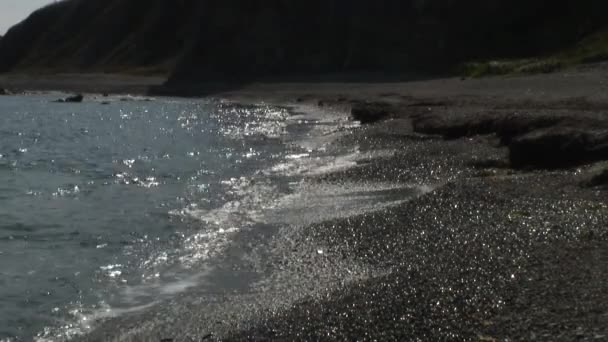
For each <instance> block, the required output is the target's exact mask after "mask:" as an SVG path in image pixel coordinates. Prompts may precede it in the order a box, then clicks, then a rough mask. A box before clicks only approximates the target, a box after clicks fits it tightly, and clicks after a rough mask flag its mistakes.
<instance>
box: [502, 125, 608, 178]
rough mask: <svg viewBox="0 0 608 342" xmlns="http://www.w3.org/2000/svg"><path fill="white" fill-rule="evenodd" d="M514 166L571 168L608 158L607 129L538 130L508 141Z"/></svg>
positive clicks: (560, 128)
mask: <svg viewBox="0 0 608 342" xmlns="http://www.w3.org/2000/svg"><path fill="white" fill-rule="evenodd" d="M509 152H510V154H509V158H510V160H511V166H513V167H515V168H519V167H534V168H545V169H551V168H562V167H571V166H576V165H580V164H584V163H588V162H594V161H598V160H607V159H608V131H603V132H602V131H599V132H598V131H589V130H582V129H575V128H562V127H559V128H551V129H545V130H537V131H534V132H532V133H529V134H526V135H523V136H521V137H517V138H515V139H514V140H513V141H512V142H511V143H510V144H509Z"/></svg>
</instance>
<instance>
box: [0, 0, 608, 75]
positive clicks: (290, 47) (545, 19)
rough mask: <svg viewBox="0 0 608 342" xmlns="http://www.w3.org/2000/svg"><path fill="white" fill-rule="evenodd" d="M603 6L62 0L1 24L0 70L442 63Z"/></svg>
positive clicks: (231, 70)
mask: <svg viewBox="0 0 608 342" xmlns="http://www.w3.org/2000/svg"><path fill="white" fill-rule="evenodd" d="M606 10H608V3H606V2H602V1H598V0H581V1H576V2H573V1H567V0H557V1H548V0H526V1H524V0H509V1H507V0H490V1H488V0H467V1H443V0H405V1H401V0H387V1H382V2H377V1H376V2H375V1H369V0H330V1H327V0H309V1H303V0H298V1H285V0H268V1H256V2H250V1H243V0H179V1H166V0H145V1H144V0H66V1H60V2H56V3H54V4H52V5H49V6H47V7H45V8H43V9H41V10H39V11H36V12H35V13H33V14H32V15H31V16H30V17H29V18H27V19H26V20H25V21H24V22H22V23H20V24H18V25H16V26H15V27H13V28H11V29H10V30H9V31H8V32H7V34H6V35H5V37H4V38H3V39H2V40H1V41H0V71H8V70H24V69H50V70H55V71H57V70H59V71H91V70H102V71H116V70H124V69H127V70H128V69H130V68H141V67H147V68H150V70H156V71H170V70H173V75H172V77H171V78H170V82H171V83H173V84H176V83H180V82H184V81H201V80H204V81H218V80H221V81H226V80H232V81H243V80H250V79H253V78H260V77H269V76H279V75H292V76H293V75H297V74H310V73H326V72H343V71H394V70H411V69H413V68H415V69H416V70H419V69H427V70H432V71H441V70H446V69H448V68H450V67H451V66H453V65H454V64H455V63H458V62H460V61H463V60H467V59H471V58H485V57H496V56H500V57H510V56H511V57H519V56H529V55H535V54H541V53H546V52H551V51H552V50H555V49H559V48H561V47H564V46H568V45H570V44H572V43H574V42H576V41H578V40H580V39H581V38H582V37H583V36H585V35H586V34H589V33H591V32H594V31H595V30H597V29H599V28H601V27H603V25H605V21H604V18H603V16H602V13H605V12H606ZM75 32H78V34H75Z"/></svg>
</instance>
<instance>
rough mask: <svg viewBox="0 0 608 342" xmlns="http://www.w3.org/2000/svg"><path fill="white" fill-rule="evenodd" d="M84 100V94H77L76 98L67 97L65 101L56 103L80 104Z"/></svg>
mask: <svg viewBox="0 0 608 342" xmlns="http://www.w3.org/2000/svg"><path fill="white" fill-rule="evenodd" d="M82 100H84V96H83V95H82V94H76V95H74V96H69V97H66V98H65V99H59V100H56V101H54V102H57V103H80V102H82Z"/></svg>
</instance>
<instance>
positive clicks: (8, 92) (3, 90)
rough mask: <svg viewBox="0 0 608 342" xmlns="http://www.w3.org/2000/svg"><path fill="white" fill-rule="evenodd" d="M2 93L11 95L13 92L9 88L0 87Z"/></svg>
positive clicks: (0, 93)
mask: <svg viewBox="0 0 608 342" xmlns="http://www.w3.org/2000/svg"><path fill="white" fill-rule="evenodd" d="M0 95H11V92H10V91H8V90H7V89H4V88H0Z"/></svg>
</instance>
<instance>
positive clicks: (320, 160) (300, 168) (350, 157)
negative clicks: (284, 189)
mask: <svg viewBox="0 0 608 342" xmlns="http://www.w3.org/2000/svg"><path fill="white" fill-rule="evenodd" d="M394 154H395V152H394V151H391V150H378V151H370V152H364V153H362V152H359V148H358V147H356V148H355V151H354V152H351V153H347V154H343V155H339V156H331V155H327V156H316V157H315V156H312V155H311V154H301V155H299V157H298V158H290V157H289V156H287V157H286V161H284V162H282V163H279V164H276V165H274V166H272V167H271V168H270V169H267V170H264V171H263V173H264V174H266V175H272V174H282V175H285V176H320V175H324V174H328V173H332V172H338V171H344V170H348V169H351V168H354V167H357V166H359V165H360V164H361V163H362V162H364V161H370V160H373V159H376V158H389V157H391V156H393V155H394Z"/></svg>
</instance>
